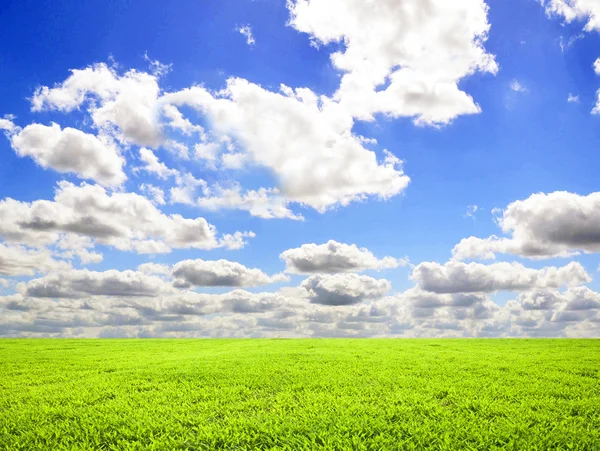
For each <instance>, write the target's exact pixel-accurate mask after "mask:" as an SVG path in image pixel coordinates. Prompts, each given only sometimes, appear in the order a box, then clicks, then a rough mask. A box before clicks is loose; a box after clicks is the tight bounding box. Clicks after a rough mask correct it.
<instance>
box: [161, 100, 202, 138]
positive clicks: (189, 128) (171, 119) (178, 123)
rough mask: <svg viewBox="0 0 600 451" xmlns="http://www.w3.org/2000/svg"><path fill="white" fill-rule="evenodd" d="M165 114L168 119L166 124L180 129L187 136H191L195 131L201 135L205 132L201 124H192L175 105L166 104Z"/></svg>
mask: <svg viewBox="0 0 600 451" xmlns="http://www.w3.org/2000/svg"><path fill="white" fill-rule="evenodd" d="M163 114H164V116H165V117H166V118H167V119H168V122H167V124H166V125H167V126H168V127H171V128H173V129H175V130H179V131H181V133H183V134H184V135H186V136H191V135H192V134H193V133H199V134H200V135H202V134H203V133H204V129H203V128H202V127H201V126H200V125H196V124H192V123H191V122H190V120H189V119H187V118H185V117H183V114H182V113H181V111H179V110H178V109H177V107H176V106H174V105H168V104H167V105H164V106H163Z"/></svg>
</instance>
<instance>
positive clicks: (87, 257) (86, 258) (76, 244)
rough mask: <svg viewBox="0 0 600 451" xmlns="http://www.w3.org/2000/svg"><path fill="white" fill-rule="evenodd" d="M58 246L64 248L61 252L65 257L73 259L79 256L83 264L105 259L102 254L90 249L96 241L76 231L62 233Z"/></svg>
mask: <svg viewBox="0 0 600 451" xmlns="http://www.w3.org/2000/svg"><path fill="white" fill-rule="evenodd" d="M57 247H58V248H59V249H61V250H63V252H62V254H61V256H62V257H63V258H67V259H72V258H73V257H74V256H77V257H79V260H80V261H81V264H83V265H86V264H89V263H100V262H101V261H102V260H103V259H104V256H103V255H102V254H100V253H97V252H92V251H90V250H88V249H90V248H93V247H94V243H93V241H92V240H91V238H89V237H87V236H82V235H76V234H74V233H66V234H61V235H60V238H59V240H58V242H57Z"/></svg>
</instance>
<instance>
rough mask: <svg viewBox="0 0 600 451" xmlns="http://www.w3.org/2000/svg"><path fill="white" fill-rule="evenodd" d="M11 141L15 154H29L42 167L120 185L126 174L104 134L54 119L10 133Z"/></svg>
mask: <svg viewBox="0 0 600 451" xmlns="http://www.w3.org/2000/svg"><path fill="white" fill-rule="evenodd" d="M11 145H12V147H13V149H14V150H15V152H16V153H17V155H19V156H21V157H31V158H32V159H33V160H34V161H35V162H36V163H38V164H39V165H40V166H42V167H43V168H51V169H54V170H55V171H58V172H62V173H74V174H76V175H77V176H78V177H79V178H82V179H91V180H95V181H97V182H98V183H100V184H102V185H107V186H110V185H120V184H121V183H123V182H124V181H125V179H126V178H127V176H126V175H125V173H124V172H123V164H124V163H125V160H124V158H123V157H121V155H120V153H119V149H118V148H117V147H116V145H115V144H114V143H113V142H112V141H111V140H110V139H108V138H106V137H102V136H94V135H90V134H88V133H84V132H82V131H81V130H77V129H74V128H70V127H67V128H64V129H61V127H60V125H58V124H55V123H53V124H52V125H51V126H46V125H42V124H31V125H28V126H27V127H25V128H24V129H22V130H19V131H18V132H17V133H15V134H13V135H12V136H11Z"/></svg>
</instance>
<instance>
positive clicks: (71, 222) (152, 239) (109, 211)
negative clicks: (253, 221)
mask: <svg viewBox="0 0 600 451" xmlns="http://www.w3.org/2000/svg"><path fill="white" fill-rule="evenodd" d="M60 233H73V234H78V235H82V236H86V237H89V238H91V239H93V240H94V242H95V243H100V244H106V245H109V246H113V247H115V248H117V249H119V250H123V251H136V252H138V253H164V252H169V251H170V249H171V248H178V249H183V248H196V249H214V248H217V247H226V248H230V249H238V248H240V247H242V246H243V245H244V243H245V238H247V237H250V236H253V235H254V234H252V233H250V232H247V233H241V232H236V233H235V234H233V235H224V236H222V237H221V238H219V237H218V236H217V233H216V230H215V227H214V226H213V225H211V224H209V223H208V222H207V221H206V219H204V218H196V219H188V218H184V217H182V216H181V215H178V214H173V215H165V214H163V213H162V212H161V211H159V210H158V209H157V208H156V206H154V205H153V204H152V202H151V201H150V200H148V199H147V198H145V197H143V196H141V195H139V194H135V193H111V194H109V193H107V192H106V190H105V189H104V188H102V187H101V186H98V185H87V184H82V185H81V186H75V185H73V184H71V183H68V182H61V183H60V184H59V186H58V189H57V190H56V193H55V197H54V201H46V200H38V201H34V202H32V203H27V202H19V201H16V200H13V199H10V198H8V199H4V200H2V201H0V236H1V237H3V238H4V239H5V240H7V241H10V242H15V243H26V244H28V245H36V246H39V245H48V244H52V243H55V242H56V241H57V240H58V239H59V237H60Z"/></svg>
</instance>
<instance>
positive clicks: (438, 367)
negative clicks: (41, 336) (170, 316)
mask: <svg viewBox="0 0 600 451" xmlns="http://www.w3.org/2000/svg"><path fill="white" fill-rule="evenodd" d="M0 449H2V450H11V451H12V450H96V449H98V450H99V449H103V450H146V449H148V450H225V449H228V450H254V449H256V450H267V449H269V450H280V449H281V450H283V449H287V450H319V449H331V450H404V449H407V450H410V449H444V450H468V449H472V450H487V449H514V450H548V449H564V450H571V449H580V450H584V449H585V450H595V449H600V340H379V339H372V340H346V339H336V340H334V339H331V340H329V339H320V340H2V341H0Z"/></svg>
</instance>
